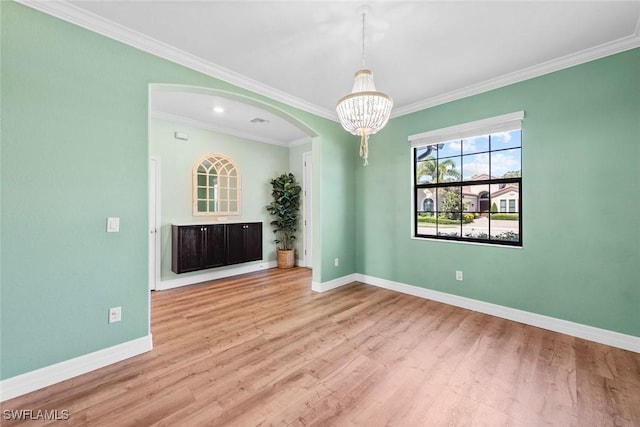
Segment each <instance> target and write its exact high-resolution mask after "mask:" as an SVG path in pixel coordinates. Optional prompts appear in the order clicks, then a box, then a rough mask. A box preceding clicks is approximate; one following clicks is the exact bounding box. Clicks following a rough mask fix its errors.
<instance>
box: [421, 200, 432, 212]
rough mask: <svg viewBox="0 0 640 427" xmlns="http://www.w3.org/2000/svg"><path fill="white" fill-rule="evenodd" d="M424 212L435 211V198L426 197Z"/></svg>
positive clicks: (423, 202) (423, 203)
mask: <svg viewBox="0 0 640 427" xmlns="http://www.w3.org/2000/svg"><path fill="white" fill-rule="evenodd" d="M422 211H423V212H433V199H431V198H426V199H424V200H423V201H422Z"/></svg>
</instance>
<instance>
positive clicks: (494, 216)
mask: <svg viewBox="0 0 640 427" xmlns="http://www.w3.org/2000/svg"><path fill="white" fill-rule="evenodd" d="M491 219H501V220H506V221H517V220H518V219H520V215H518V214H512V213H494V214H491Z"/></svg>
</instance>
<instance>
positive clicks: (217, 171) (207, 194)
mask: <svg viewBox="0 0 640 427" xmlns="http://www.w3.org/2000/svg"><path fill="white" fill-rule="evenodd" d="M193 215H198V216H200V215H240V174H239V172H238V168H237V166H236V165H235V163H234V162H233V160H231V159H230V158H228V157H225V156H223V155H220V154H208V155H206V156H205V157H204V158H202V159H200V160H199V161H197V162H196V164H195V165H194V166H193Z"/></svg>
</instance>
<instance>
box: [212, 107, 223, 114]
mask: <svg viewBox="0 0 640 427" xmlns="http://www.w3.org/2000/svg"><path fill="white" fill-rule="evenodd" d="M213 112H214V113H224V108H222V107H213Z"/></svg>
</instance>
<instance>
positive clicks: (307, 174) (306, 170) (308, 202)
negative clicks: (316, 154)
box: [302, 151, 313, 268]
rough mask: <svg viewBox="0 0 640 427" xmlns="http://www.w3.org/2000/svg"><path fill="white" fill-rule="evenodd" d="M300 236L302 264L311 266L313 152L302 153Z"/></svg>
mask: <svg viewBox="0 0 640 427" xmlns="http://www.w3.org/2000/svg"><path fill="white" fill-rule="evenodd" d="M302 171H303V172H302V186H303V198H302V206H303V211H302V230H303V231H302V238H303V241H304V248H303V251H304V266H305V267H309V268H313V251H312V248H313V215H312V212H313V154H312V152H311V151H308V152H306V153H303V154H302Z"/></svg>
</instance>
